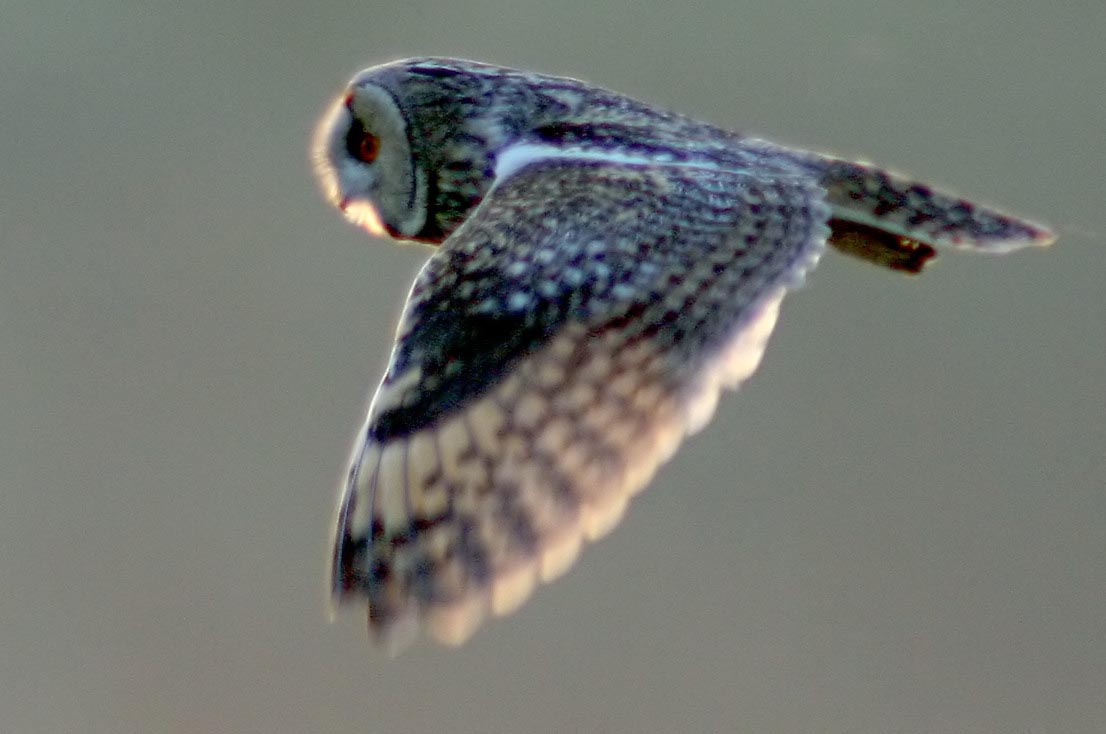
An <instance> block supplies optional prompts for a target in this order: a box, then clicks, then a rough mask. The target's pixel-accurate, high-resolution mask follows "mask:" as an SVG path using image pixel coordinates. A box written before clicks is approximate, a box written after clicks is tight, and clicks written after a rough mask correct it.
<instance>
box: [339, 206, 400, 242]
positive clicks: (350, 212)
mask: <svg viewBox="0 0 1106 734" xmlns="http://www.w3.org/2000/svg"><path fill="white" fill-rule="evenodd" d="M338 208H339V209H341V210H342V214H344V215H345V216H346V219H348V220H349V221H351V222H353V223H354V224H356V225H357V226H358V227H361V228H362V229H364V230H366V231H367V232H368V233H369V234H371V235H373V236H374V237H390V236H391V234H390V233H389V232H388V229H387V227H385V226H384V222H383V221H381V219H380V212H378V211H377V210H376V207H375V206H373V205H372V204H371V203H370V202H368V201H365V200H363V199H355V198H353V197H352V196H343V197H342V198H341V199H339V200H338Z"/></svg>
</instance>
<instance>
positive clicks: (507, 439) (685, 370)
mask: <svg viewBox="0 0 1106 734" xmlns="http://www.w3.org/2000/svg"><path fill="white" fill-rule="evenodd" d="M314 161H315V166H316V171H317V174H318V177H319V179H320V181H321V185H322V188H323V190H324V192H325V194H326V197H327V198H328V199H329V200H330V201H331V202H333V203H334V204H335V205H336V206H337V207H338V208H339V209H340V210H341V211H342V212H343V214H344V215H345V216H346V217H347V218H348V219H349V220H350V221H352V222H354V223H356V224H358V225H361V226H362V227H363V228H365V229H366V230H368V231H369V232H370V233H371V234H373V235H375V236H378V237H389V238H393V239H396V240H409V241H413V242H421V243H425V244H428V245H430V246H431V247H432V248H433V250H432V252H431V254H430V257H429V259H428V260H427V262H426V264H425V266H424V267H423V268H422V270H421V271H420V272H419V274H418V276H417V278H416V280H415V283H414V285H413V287H412V288H411V291H410V295H409V297H408V299H407V303H406V306H405V307H404V310H403V313H402V316H401V317H400V322H399V325H398V328H397V332H396V338H395V344H394V346H393V348H392V352H391V357H390V360H389V363H388V366H387V370H386V372H385V374H384V377H383V380H382V381H381V383H380V385H379V387H378V389H377V390H376V393H375V396H374V397H373V399H372V402H371V405H370V407H369V411H368V417H367V420H366V424H365V426H364V428H363V429H362V430H361V432H360V433H358V434H357V436H356V439H355V443H354V449H353V456H352V459H351V462H350V467H349V473H348V476H346V478H345V484H344V487H343V488H342V491H341V498H340V502H339V509H338V514H337V523H336V532H335V536H334V546H333V547H334V550H333V566H332V590H333V595H334V598H335V601H336V602H338V603H344V602H358V603H361V604H365V605H366V606H367V608H368V624H369V628H370V631H371V633H372V635H373V636H374V637H375V638H377V639H378V640H380V641H382V642H384V643H386V644H388V645H389V646H391V647H392V648H393V649H396V648H398V647H399V646H400V645H402V644H403V643H404V642H405V641H406V640H409V639H410V638H411V637H412V636H413V635H414V634H415V633H417V632H418V631H420V630H423V631H425V632H427V633H429V634H430V635H431V636H433V637H434V638H436V639H438V640H439V641H442V642H444V643H447V644H459V643H461V642H463V641H464V640H466V639H467V638H469V637H470V635H472V633H473V632H474V631H475V630H476V629H477V627H478V626H479V625H480V624H481V622H482V621H483V620H485V619H487V618H488V617H491V616H501V615H505V614H508V613H510V612H512V611H513V610H515V609H517V608H518V607H519V606H520V605H521V604H522V603H523V602H524V601H525V600H526V599H527V598H528V597H529V596H530V595H531V593H532V592H533V590H534V589H535V587H536V586H537V585H538V584H539V583H540V582H547V581H550V580H552V579H554V578H556V577H558V576H560V575H561V574H563V573H564V572H565V571H566V570H567V569H568V568H569V567H570V566H571V565H572V563H573V562H574V561H575V559H576V557H577V556H578V554H579V553H580V550H581V547H582V546H583V545H584V544H585V543H588V542H591V541H594V540H596V539H598V538H600V537H602V536H603V535H604V534H606V533H607V532H609V531H610V530H611V529H612V528H613V527H614V526H615V524H617V523H618V521H619V519H620V518H621V517H622V515H623V513H624V512H625V510H626V506H627V502H628V501H629V500H630V498H631V497H632V496H633V495H634V494H635V493H637V492H639V491H640V490H641V489H642V488H643V487H644V486H645V485H646V484H648V483H649V481H650V479H651V477H652V476H653V474H654V472H655V471H656V470H657V468H658V467H659V466H660V465H661V464H663V463H664V462H665V461H666V460H668V458H669V457H671V456H672V454H673V452H674V451H675V450H676V448H677V447H678V446H679V444H680V443H681V441H682V440H683V439H684V437H686V436H687V435H689V434H692V433H694V432H696V431H698V430H699V429H701V428H702V427H703V426H704V425H705V424H706V423H707V422H708V420H709V419H710V417H711V415H712V413H713V412H714V409H715V404H716V402H717V400H718V397H719V393H720V391H721V390H722V389H724V388H726V389H733V388H736V387H737V386H738V385H739V384H740V383H741V382H742V381H743V380H745V379H746V378H748V377H749V376H750V375H751V374H752V373H753V371H754V370H755V369H756V367H757V363H758V362H759V361H760V358H761V355H762V353H763V351H764V348H765V343H766V341H767V339H768V336H769V334H770V332H771V331H772V328H773V326H774V325H775V322H776V316H777V313H778V311H779V307H780V301H781V299H782V298H783V296H784V294H785V293H786V292H787V291H788V290H790V289H793V288H796V287H798V286H799V285H800V284H801V283H802V282H803V280H804V278H805V276H806V274H807V272H808V271H809V270H810V269H811V268H813V267H814V265H815V264H816V263H817V262H818V259H819V258H820V257H821V255H822V253H823V251H824V250H825V247H826V244H827V243H828V244H830V245H833V246H834V247H835V248H837V249H839V250H841V251H843V252H846V253H849V254H852V255H855V256H858V257H860V258H863V259H865V260H868V261H870V262H872V263H875V264H877V265H881V266H883V267H885V268H889V269H891V270H898V271H901V272H906V273H916V272H919V271H920V270H921V268H922V266H923V265H924V264H925V263H926V261H927V260H929V259H930V258H932V257H933V256H934V254H935V250H934V248H935V247H943V246H947V247H952V248H959V249H963V250H971V251H975V252H984V253H999V252H1006V251H1009V250H1013V249H1016V248H1020V247H1024V246H1027V245H1047V244H1049V243H1051V242H1052V240H1053V236H1052V234H1051V233H1050V232H1049V231H1048V230H1046V229H1045V228H1043V227H1041V226H1038V225H1036V224H1032V223H1029V222H1026V221H1023V220H1021V219H1017V218H1014V217H1011V216H1007V215H1005V214H1002V213H999V212H997V211H994V210H992V209H989V208H985V207H983V206H979V205H977V204H973V203H971V202H968V201H964V200H963V199H960V198H958V197H956V196H953V195H950V194H947V193H943V192H941V191H938V190H936V189H934V188H931V187H930V186H928V185H925V184H922V183H917V182H914V181H911V180H909V179H907V178H904V177H901V176H898V175H896V174H893V173H889V172H887V171H885V170H882V169H880V168H876V167H873V166H871V165H867V164H864V163H854V162H850V161H846V160H841V159H838V158H833V157H828V156H824V155H819V154H816V153H810V152H805V151H801V150H793V149H790V148H786V147H782V146H780V145H776V144H773V143H770V142H767V141H765V140H761V139H757V138H753V137H747V136H745V135H742V134H740V133H737V132H732V131H729V130H725V129H721V128H718V127H715V126H713V125H709V124H706V123H703V122H698V121H696V120H693V119H690V118H688V117H685V116H682V115H679V114H675V113H673V112H668V111H665V110H662V109H658V108H656V107H654V106H652V105H649V104H645V103H643V102H639V101H636V100H634V99H631V98H629V97H625V96H623V95H620V94H616V93H614V92H611V91H607V90H606V89H603V88H600V87H598V86H593V85H591V84H588V83H586V82H582V81H578V80H575V79H568V78H562V77H556V76H547V75H543V74H536V73H528V72H524V71H518V70H513V69H507V68H502V67H497V66H491V65H487V64H482V63H476V62H471V61H463V60H457V59H448V58H416V59H407V60H402V61H396V62H392V63H388V64H384V65H381V66H375V67H372V68H370V69H367V70H365V71H363V72H361V73H360V74H358V75H357V76H356V77H354V78H353V80H352V81H351V82H350V84H349V86H348V87H347V88H346V90H345V91H344V92H343V93H342V94H341V96H339V97H338V99H337V100H336V101H335V102H334V103H333V106H332V107H331V108H330V109H329V111H327V112H326V113H325V116H324V117H323V119H322V121H321V122H320V123H319V127H318V131H317V133H316V138H315V144H314Z"/></svg>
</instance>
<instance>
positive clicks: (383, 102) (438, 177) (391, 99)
mask: <svg viewBox="0 0 1106 734" xmlns="http://www.w3.org/2000/svg"><path fill="white" fill-rule="evenodd" d="M539 86H540V85H535V84H534V78H533V76H532V75H526V74H524V73H522V72H515V71H512V70H509V69H501V68H499V67H494V66H488V65H485V64H478V63H475V62H465V61H458V60H455V59H407V60H402V61H396V62H392V63H389V64H384V65H382V66H375V67H372V68H369V69H366V70H365V71H362V72H361V73H359V74H358V75H357V76H355V77H354V78H353V79H352V80H351V81H350V83H349V86H348V87H347V88H346V90H345V91H344V92H343V93H342V95H341V96H339V97H338V99H337V100H336V101H335V102H334V103H333V105H332V106H331V107H330V109H329V110H328V111H327V112H326V114H325V115H324V117H323V119H322V120H321V122H320V123H319V126H318V129H317V132H316V135H315V144H314V159H315V167H316V171H317V173H318V176H319V179H320V182H321V184H322V186H323V190H324V192H325V193H326V195H327V197H328V198H329V199H330V200H331V201H332V202H333V203H334V204H335V205H336V206H337V207H338V208H340V209H341V210H342V211H343V212H344V213H345V215H346V217H347V218H348V219H350V220H351V221H354V222H355V223H357V224H359V225H361V226H363V227H364V228H365V229H367V230H369V232H371V233H372V234H374V235H377V236H382V237H383V236H387V237H393V238H396V239H410V240H418V241H422V242H431V243H436V242H441V241H442V240H443V239H444V238H445V237H446V236H448V234H449V233H450V232H451V231H452V230H453V229H455V228H456V227H457V225H458V224H460V223H461V221H463V220H464V218H465V216H467V214H468V213H469V211H470V210H471V209H472V208H473V207H475V206H476V205H477V204H479V203H480V200H481V199H482V198H483V196H484V194H485V193H486V192H487V191H488V189H489V188H490V187H491V183H492V180H493V178H494V167H495V157H496V152H497V151H498V150H500V149H502V148H503V147H504V146H506V145H509V144H510V143H511V142H513V141H515V140H517V139H518V138H519V137H521V136H523V135H525V133H526V131H527V130H529V129H532V127H533V125H534V124H536V123H538V122H540V120H541V119H544V117H545V113H547V112H548V111H550V110H552V109H553V108H555V107H557V105H556V104H551V103H549V102H540V101H539V97H540V96H541V95H540V92H539V90H538V87H539Z"/></svg>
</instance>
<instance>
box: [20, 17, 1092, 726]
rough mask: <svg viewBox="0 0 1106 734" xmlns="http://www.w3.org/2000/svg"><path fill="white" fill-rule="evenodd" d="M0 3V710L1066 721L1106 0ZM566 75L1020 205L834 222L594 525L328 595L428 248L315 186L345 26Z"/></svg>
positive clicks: (480, 721) (115, 715)
mask: <svg viewBox="0 0 1106 734" xmlns="http://www.w3.org/2000/svg"><path fill="white" fill-rule="evenodd" d="M303 7H304V8H305V9H300V10H290V9H282V8H280V7H278V6H274V5H271V4H267V3H256V4H251V3H229V4H228V3H223V2H197V3H191V4H181V3H171V2H156V3H106V2H90V3H62V2H38V3H29V2H26V3H20V2H16V3H11V2H8V3H5V4H4V5H3V6H2V7H0V69H2V71H0V99H2V104H0V129H2V131H3V134H2V135H0V343H2V344H3V345H4V346H3V348H2V349H0V730H2V731H4V732H11V733H12V734H40V733H46V734H55V733H58V732H82V733H83V732H89V733H98V732H104V733H111V734H120V733H124V734H125V733H129V732H135V733H147V732H171V733H177V732H181V733H183V732H264V733H265V734H284V733H286V732H287V733H293V732H295V733H299V732H342V733H343V734H351V733H356V732H392V731H401V732H411V733H412V734H421V733H423V732H428V733H431V734H433V733H434V732H443V733H444V732H449V733H450V734H453V733H464V732H536V733H542V732H550V733H552V732H566V731H582V732H586V731H594V732H683V731H687V732H733V731H749V732H842V733H845V732H848V733H852V734H855V733H857V732H880V733H884V732H895V733H899V732H1067V733H1071V732H1076V733H1078V732H1101V731H1102V730H1103V729H1102V727H1103V726H1104V724H1103V722H1104V721H1106V611H1104V608H1106V489H1104V485H1106V449H1104V445H1106V285H1104V284H1103V280H1104V276H1106V183H1104V182H1106V176H1104V175H1103V170H1104V168H1106V133H1104V131H1106V101H1104V100H1106V47H1104V45H1103V34H1104V33H1106V5H1104V4H1103V3H1102V2H1101V1H1100V0H1085V1H1084V2H1075V1H1072V2H1057V3H1039V2H1037V3H1031V2H964V0H937V1H935V2H926V3H919V2H915V1H913V0H893V1H891V2H887V1H885V0H880V1H878V2H877V1H875V0H871V1H867V2H865V1H859V0H858V1H854V2H834V3H814V2H807V3H803V2H772V3H768V2H764V3H749V2H741V1H740V0H717V1H716V2H702V3H673V2H671V0H664V1H663V2H661V1H657V2H641V3H636V4H633V3H618V2H613V1H612V2H598V3H570V2H564V3H558V2H549V1H548V0H543V1H542V2H534V1H532V0H524V1H523V2H507V1H506V0H485V1H483V2H474V3H448V2H434V3H418V2H411V3H386V4H385V3H379V2H371V1H367V0H361V1H360V2H349V3H343V2H322V3H318V4H310V5H304V6H303ZM419 54H440V55H458V56H466V57H469V58H475V59H479V60H484V61H490V62H496V63H501V64H506V65H512V66H521V67H526V68H530V69H535V70H540V71H545V72H551V73H563V74H568V75H573V76H579V77H584V78H587V79H589V80H592V81H594V82H597V83H601V84H603V85H605V86H608V87H611V88H614V89H617V90H620V91H623V92H627V93H630V94H633V95H636V96H638V97H642V98H645V99H648V100H651V101H653V102H656V103H658V104H661V105H665V106H669V107H673V108H676V109H678V110H680V111H683V112H687V113H690V114H693V115H695V116H697V117H700V118H704V119H707V120H710V121H712V122H715V123H719V124H722V125H727V126H731V127H737V128H739V129H743V130H747V131H749V132H753V133H756V134H758V135H761V136H764V137H769V138H772V139H775V140H778V141H780V142H784V143H790V144H794V145H797V146H803V147H810V148H816V149H823V150H830V151H833V152H836V153H839V154H842V155H850V156H855V157H863V158H867V159H870V160H873V161H878V162H880V163H882V164H885V165H887V166H889V167H892V168H894V169H897V170H901V171H904V172H910V173H911V174H914V175H916V176H917V177H919V178H922V179H925V180H927V181H931V182H933V183H938V184H942V185H944V186H947V187H949V188H951V189H952V190H954V191H958V192H961V193H963V194H965V195H968V196H970V197H973V198H976V199H979V200H981V201H986V202H990V203H993V204H996V205H998V206H1000V207H1002V208H1006V209H1009V210H1011V211H1015V212H1018V213H1022V214H1025V215H1027V216H1030V217H1033V218H1037V219H1040V220H1041V221H1045V222H1048V223H1050V224H1052V225H1053V226H1054V227H1056V228H1057V229H1058V230H1059V232H1060V241H1059V243H1058V244H1057V245H1056V246H1054V247H1053V248H1052V249H1051V250H1049V251H1032V252H1023V253H1016V254H1013V255H1009V256H1005V257H1001V258H985V257H970V256H964V255H958V254H956V253H949V254H946V255H945V256H943V257H941V258H939V259H938V261H937V262H936V263H935V266H934V267H933V268H932V270H931V271H930V272H928V273H927V274H926V275H925V276H923V277H921V278H919V279H916V280H910V279H907V278H905V277H898V276H895V275H892V274H890V273H887V272H885V271H882V270H878V269H875V268H872V267H871V266H868V265H865V264H863V263H859V262H856V261H852V260H847V259H845V258H842V257H840V256H837V255H836V254H835V253H830V254H828V255H827V257H826V258H825V259H824V260H823V262H822V265H821V266H820V268H819V269H818V270H817V271H816V272H815V273H813V274H812V276H811V278H810V279H809V285H808V287H807V288H805V289H804V290H802V291H801V292H798V293H795V294H792V295H791V296H790V297H789V298H788V299H787V301H785V303H784V309H783V315H782V318H781V321H780V325H779V327H778V328H777V330H776V335H775V337H774V339H773V342H772V344H771V345H770V346H769V349H768V352H767V355H766V357H765V360H764V363H763V365H762V368H761V371H760V372H759V373H758V374H757V375H756V376H755V377H754V378H753V379H752V380H751V381H750V382H749V383H747V384H746V386H745V387H744V389H743V390H742V391H741V392H740V393H739V394H736V395H730V396H728V397H727V398H725V399H724V400H723V401H722V403H721V405H720V408H719V411H718V415H717V417H716V419H715V421H714V423H713V424H712V425H711V426H710V427H709V429H708V430H706V431H705V432H704V433H703V434H701V435H699V436H698V437H696V438H695V439H694V440H692V441H691V442H690V443H689V444H688V445H686V446H685V448H684V450H683V451H681V452H680V453H679V454H678V455H677V456H676V458H675V459H674V461H673V462H672V463H671V464H670V465H668V466H667V467H666V468H665V469H664V470H663V471H662V472H661V473H660V474H659V475H658V476H657V478H656V479H655V481H654V482H653V484H652V486H651V487H650V489H649V490H648V491H647V492H645V494H643V495H642V496H641V497H640V498H638V500H637V501H636V502H635V503H634V504H633V505H632V507H631V510H630V512H629V514H628V516H627V518H626V519H625V520H624V521H623V523H622V525H621V526H620V528H619V529H618V530H617V531H616V532H615V533H614V534H613V535H611V536H610V537H609V538H608V539H606V540H604V541H603V542H601V543H600V544H598V545H596V546H593V547H591V548H590V549H588V550H587V551H586V552H585V554H584V556H583V558H582V559H581V561H580V562H579V563H578V564H577V565H576V567H575V568H574V570H573V571H572V572H571V573H570V574H569V575H568V576H566V577H565V578H564V579H562V580H561V581H559V582H557V583H555V584H553V585H552V586H547V587H544V588H543V589H541V590H540V591H539V592H538V593H537V594H536V596H535V597H534V598H533V599H532V600H531V601H530V603H528V604H527V605H526V606H525V607H523V609H522V610H521V611H520V612H518V613H517V614H516V615H515V616H513V617H510V618H508V619H505V620H500V621H496V622H494V623H491V624H489V625H487V626H485V627H484V628H482V629H481V631H480V632H479V633H478V634H477V635H476V637H475V638H474V639H473V640H472V641H471V642H470V643H469V644H468V645H467V646H466V647H464V648H462V649H460V650H457V651H450V650H447V649H444V648H439V647H437V646H434V645H431V644H429V643H425V642H423V643H420V644H417V645H416V646H415V647H414V648H412V649H411V650H409V651H408V652H407V653H406V654H404V655H403V656H401V657H400V658H398V659H395V660H390V659H387V658H386V657H385V656H384V655H383V654H382V652H380V651H378V650H376V649H373V648H372V647H371V646H370V645H369V644H368V641H367V638H366V634H365V630H364V620H363V617H362V615H361V614H360V613H354V612H351V613H349V614H343V615H340V616H339V618H338V620H337V622H336V623H333V624H331V623H330V622H329V621H328V617H327V598H326V594H325V589H324V587H325V583H326V580H325V574H324V568H325V566H326V555H327V552H328V549H327V547H326V545H327V540H328V536H329V533H330V527H331V522H332V513H333V509H334V503H335V498H336V491H337V490H336V487H337V481H338V478H339V476H340V475H341V473H342V471H343V468H344V463H345V461H346V457H347V451H348V448H349V444H350V441H351V437H352V435H353V431H354V430H355V428H356V427H357V426H358V425H359V424H360V421H361V419H362V410H363V408H364V403H365V399H366V395H367V391H368V389H369V388H370V386H372V385H374V384H375V382H376V380H377V379H378V376H379V373H380V371H381V369H382V367H383V365H384V362H385V359H386V356H387V353H388V349H389V346H390V343H391V333H392V329H393V321H394V319H395V317H396V316H397V314H398V310H399V307H400V304H401V300H402V298H403V296H404V294H405V292H406V290H407V287H408V284H409V281H410V279H411V277H412V276H413V274H414V273H415V271H416V269H417V268H418V267H419V265H420V263H421V262H422V260H423V259H424V257H425V255H426V253H425V251H423V250H421V249H419V248H406V249H403V248H397V247H394V246H391V245H389V244H387V243H385V242H379V241H372V240H370V239H368V238H367V237H366V236H365V235H364V234H363V233H362V232H360V231H358V230H356V229H354V228H353V227H351V226H350V225H348V224H346V223H345V222H344V221H343V220H342V219H341V218H340V217H339V216H338V215H337V213H335V212H334V211H332V210H330V209H329V208H328V206H327V205H326V204H324V202H323V201H322V200H321V197H320V196H319V194H318V192H317V190H316V187H315V182H314V180H313V177H312V175H311V171H310V168H309V164H308V155H307V141H308V138H309V135H310V132H311V130H312V127H313V125H314V122H315V120H316V119H317V116H318V115H319V113H320V112H321V111H322V109H323V107H324V105H325V104H326V103H327V102H328V101H329V99H330V98H331V96H332V95H335V94H337V93H338V92H339V91H340V89H341V88H342V86H343V84H344V83H345V81H346V80H347V79H348V78H349V77H350V76H351V75H352V74H353V73H354V72H356V71H357V70H359V69H360V68H362V67H365V66H369V65H371V64H374V63H379V62H383V61H387V60H391V59H394V58H398V57H402V56H411V55H419Z"/></svg>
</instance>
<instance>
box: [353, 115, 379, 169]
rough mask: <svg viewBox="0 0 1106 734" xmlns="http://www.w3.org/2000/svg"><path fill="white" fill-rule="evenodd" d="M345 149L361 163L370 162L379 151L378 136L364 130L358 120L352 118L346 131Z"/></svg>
mask: <svg viewBox="0 0 1106 734" xmlns="http://www.w3.org/2000/svg"><path fill="white" fill-rule="evenodd" d="M346 151H347V152H348V153H349V154H350V155H351V156H353V157H354V158H356V159H357V160H359V161H361V162H362V163H372V162H373V161H375V160H376V156H377V155H378V154H379V153H380V138H378V137H376V136H375V135H373V134H372V133H371V132H369V131H368V130H366V129H365V126H364V125H362V124H361V121H360V120H354V121H353V123H352V124H351V125H350V126H349V132H348V133H346Z"/></svg>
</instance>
